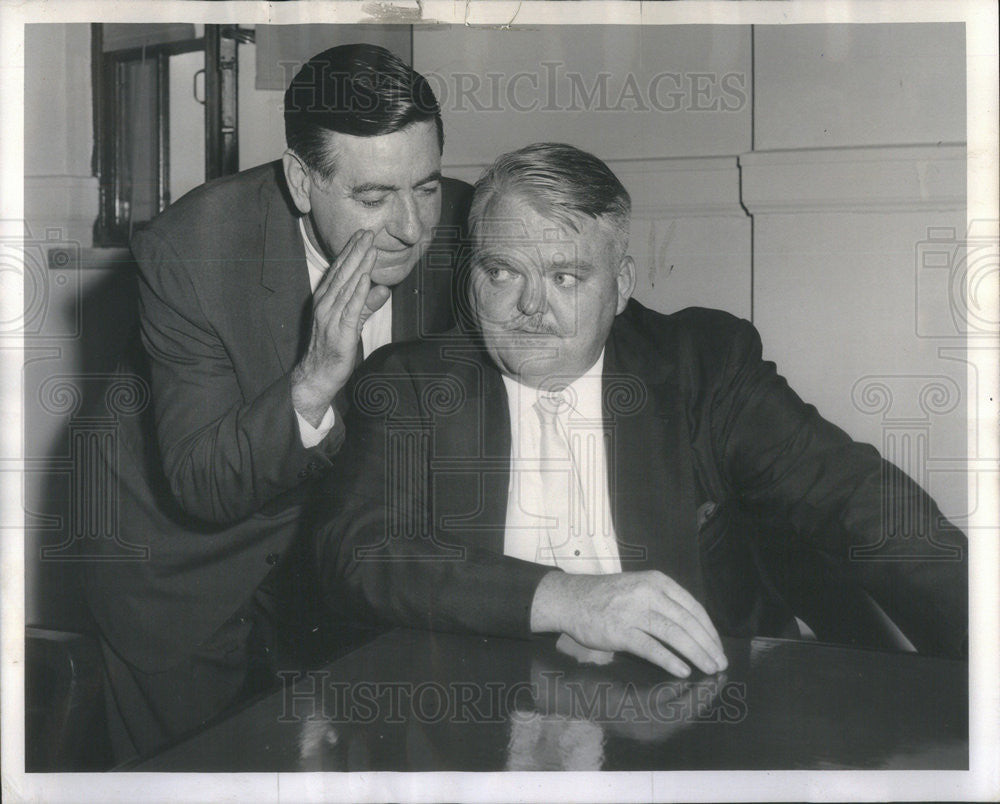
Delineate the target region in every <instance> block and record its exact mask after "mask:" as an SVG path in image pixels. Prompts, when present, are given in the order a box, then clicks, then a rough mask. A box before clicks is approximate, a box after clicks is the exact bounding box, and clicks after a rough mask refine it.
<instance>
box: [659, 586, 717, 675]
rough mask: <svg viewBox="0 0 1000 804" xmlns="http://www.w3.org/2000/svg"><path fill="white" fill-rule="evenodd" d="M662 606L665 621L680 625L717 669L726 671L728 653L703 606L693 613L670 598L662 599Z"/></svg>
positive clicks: (661, 611)
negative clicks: (709, 657)
mask: <svg viewBox="0 0 1000 804" xmlns="http://www.w3.org/2000/svg"><path fill="white" fill-rule="evenodd" d="M695 602H696V603H697V601H695ZM662 605H663V608H662V609H661V610H660V613H661V614H663V615H665V619H666V620H668V621H673V622H676V623H678V624H679V625H680V626H681V627H682V628H683V629H684V630H685V631H687V633H688V634H690V635H691V637H692V638H693V639H694V640H695V641H696V642H697V643H698V644H699V645H701V646H702V647H703V648H704V649H705V650H706V651H707V652H708V654H709V655H710V656H711V657H712V659H713V661H714V662H715V664H716V666H717V669H719V670H724V669H725V668H726V667H727V666H728V664H729V663H728V661H727V660H726V652H725V650H724V649H723V647H722V639H721V638H720V637H719V634H718V632H717V631H716V630H715V626H714V625H712V621H711V620H710V619H708V614H706V613H705V610H704V609H703V608H701V606H698V607H697V608H696V609H695V610H694V611H692V610H691V609H689V608H687V607H686V606H683V605H682V604H680V603H679V602H678V601H676V600H673V599H671V598H668V597H665V598H663V599H662ZM699 666H700V665H699ZM713 672H714V671H713Z"/></svg>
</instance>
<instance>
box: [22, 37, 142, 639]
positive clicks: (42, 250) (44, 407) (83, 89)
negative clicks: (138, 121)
mask: <svg viewBox="0 0 1000 804" xmlns="http://www.w3.org/2000/svg"><path fill="white" fill-rule="evenodd" d="M25 99H26V103H25V118H24V142H25V147H24V174H25V176H24V209H25V226H26V229H25V231H26V242H25V274H24V293H25V299H24V305H25V318H24V331H25V337H24V355H25V368H24V374H23V376H24V393H25V396H24V406H25V407H24V414H25V422H26V428H25V436H24V446H23V454H24V461H25V477H24V495H25V509H26V514H25V522H26V525H27V532H26V534H25V550H26V561H25V567H26V578H25V585H26V589H27V590H28V597H27V599H26V601H25V619H26V622H27V623H28V624H38V623H45V624H49V625H52V624H56V625H63V626H65V627H73V626H74V625H76V624H78V623H79V622H81V621H83V619H84V618H83V617H82V611H81V608H80V605H79V599H78V597H77V596H76V595H75V589H74V574H73V572H72V566H73V565H72V564H71V563H68V562H66V561H65V560H62V559H64V558H66V556H67V553H66V552H62V553H59V554H55V555H49V556H48V557H47V558H46V559H45V560H41V557H40V551H41V549H42V548H43V546H48V547H53V546H57V545H58V544H59V543H61V542H62V541H63V540H64V538H65V535H66V534H67V533H68V527H67V520H66V512H67V507H68V501H69V498H70V493H71V492H70V473H71V472H72V460H71V454H70V453H71V447H70V442H69V436H68V431H67V424H68V421H69V419H70V417H71V413H70V409H71V407H72V405H71V403H72V399H73V398H72V396H71V395H66V394H63V393H62V392H60V391H59V388H60V386H61V384H62V379H61V378H66V379H67V380H68V382H69V383H71V384H74V385H76V384H77V380H78V379H79V378H80V377H81V376H82V375H84V374H91V375H100V374H101V373H103V372H107V371H108V370H109V368H110V363H111V360H112V355H113V353H114V349H115V348H116V347H115V342H116V341H117V340H118V339H120V337H121V336H122V334H123V333H122V331H121V329H120V327H121V326H122V325H123V322H125V321H126V320H127V318H128V316H127V314H123V310H127V309H128V308H127V307H124V306H123V305H125V304H126V303H127V299H126V297H125V296H124V295H123V293H122V287H123V285H122V280H121V277H122V271H121V270H120V265H119V264H117V263H116V262H115V261H116V260H119V259H121V254H120V253H116V252H113V251H109V252H107V253H104V254H100V253H96V252H94V251H93V250H91V249H90V247H91V245H92V242H93V239H92V234H91V231H92V226H93V223H94V220H95V219H96V217H97V205H98V182H97V179H96V178H94V177H93V176H92V175H91V164H90V157H91V146H92V143H93V135H92V131H91V126H92V118H91V86H90V26H89V25H85V24H78V25H28V26H26V27H25ZM52 248H56V249H58V250H59V252H60V253H64V254H68V255H70V257H71V258H70V259H69V260H67V261H66V263H65V264H60V265H59V266H57V267H50V266H49V263H48V254H49V251H50V249H52ZM95 257H96V259H95ZM111 263H115V264H111ZM85 264H86V266H87V267H86V268H85V267H84V265H85ZM50 392H53V393H50ZM67 403H70V405H71V407H70V408H66V407H65V404H67ZM39 588H44V589H45V590H46V593H45V595H39V594H37V592H35V591H34V590H38V589H39Z"/></svg>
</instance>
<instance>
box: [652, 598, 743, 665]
mask: <svg viewBox="0 0 1000 804" xmlns="http://www.w3.org/2000/svg"><path fill="white" fill-rule="evenodd" d="M647 630H648V632H649V634H650V635H651V636H653V637H655V638H656V639H658V640H659V641H660V642H662V643H663V644H665V645H667V646H669V647H670V648H673V649H674V650H676V651H678V652H679V653H681V654H683V655H684V656H686V657H687V658H688V659H689V660H691V661H692V662H693V663H694V664H695V665H696V666H697V667H698V669H699V670H701V671H702V672H704V673H715V672H717V671H719V670H720V669H722V665H721V663H720V662H719V661H718V658H723V659H724V658H725V657H724V656H721V655H720V654H721V651H720V650H719V649H718V648H717V647H716V646H715V645H714V644H713V642H712V640H711V639H710V638H709V637H708V634H706V633H705V631H704V630H703V629H701V628H700V626H698V624H697V622H696V621H695V620H694V619H689V620H688V621H687V622H686V623H685V624H683V625H682V624H681V623H680V622H678V621H677V620H675V619H672V618H670V617H666V616H664V615H663V614H661V613H660V612H658V611H656V610H655V609H654V610H651V611H650V618H649V627H648V628H647ZM717 656H718V658H717Z"/></svg>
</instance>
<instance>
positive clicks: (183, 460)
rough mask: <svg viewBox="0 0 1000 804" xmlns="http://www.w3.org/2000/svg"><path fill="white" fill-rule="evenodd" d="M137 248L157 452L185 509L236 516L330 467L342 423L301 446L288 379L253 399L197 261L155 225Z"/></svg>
mask: <svg viewBox="0 0 1000 804" xmlns="http://www.w3.org/2000/svg"><path fill="white" fill-rule="evenodd" d="M132 248H133V252H134V254H135V256H136V259H137V261H138V263H139V270H140V282H139V306H140V323H141V335H142V341H143V346H144V347H145V349H146V352H147V354H148V356H149V364H150V374H151V377H150V379H151V381H152V388H153V408H154V415H155V421H156V433H157V439H158V443H159V447H160V455H161V459H162V463H163V469H164V473H165V475H166V478H167V480H168V482H169V484H170V489H171V491H172V493H173V495H174V496H175V498H176V499H177V501H178V502H179V504H180V505H181V507H182V508H183V509H184V510H185V511H186V512H187V513H188V514H190V515H192V516H194V517H196V518H198V519H202V520H205V521H209V522H215V523H230V522H235V521H238V520H240V519H243V518H245V517H246V516H248V515H250V514H252V513H254V512H256V511H258V510H260V509H262V508H263V507H265V506H266V505H267V504H268V503H269V502H271V501H272V500H274V499H275V498H276V497H278V496H280V495H281V494H283V493H285V492H288V491H289V490H291V489H293V488H295V487H297V486H300V485H301V484H303V482H304V480H305V479H306V478H307V477H308V476H309V475H310V474H311V472H310V471H309V470H307V469H306V467H309V466H311V467H312V469H313V471H318V470H319V469H321V468H323V467H325V466H328V465H329V461H328V459H326V458H325V457H324V455H323V450H324V449H326V450H329V449H333V448H335V446H336V445H337V444H339V440H340V439H342V437H343V426H342V425H341V424H339V422H338V424H337V425H335V427H334V431H333V432H332V433H331V434H329V435H328V436H327V438H326V439H325V440H324V441H323V442H322V444H321V446H319V447H314V448H312V449H309V450H307V449H306V448H305V447H303V446H302V441H301V438H300V436H299V431H298V425H297V422H296V419H295V411H294V408H293V407H292V402H291V385H290V381H289V378H288V376H287V375H285V376H282V377H279V378H278V379H276V380H275V382H273V383H272V384H271V385H270V386H268V387H267V388H265V389H264V390H263V391H262V392H261V393H260V394H258V395H257V396H256V398H253V399H246V398H245V396H244V393H243V390H242V389H241V388H240V385H239V383H238V381H237V377H236V373H235V370H234V367H233V364H232V362H231V359H230V355H229V353H228V351H227V347H226V345H225V344H224V343H223V342H222V339H221V338H220V337H219V336H218V334H217V333H216V332H215V330H214V329H213V326H212V322H211V320H210V317H209V316H208V315H206V314H205V312H204V310H203V306H202V304H201V300H200V299H199V292H198V290H197V288H196V286H195V283H194V281H193V279H192V276H193V274H192V271H193V268H192V266H190V265H189V264H188V262H187V261H186V260H185V259H184V258H182V257H180V256H179V255H178V254H177V252H176V250H175V249H174V248H173V247H172V246H171V244H170V243H169V242H167V241H166V240H165V239H164V238H162V237H161V236H160V235H159V234H157V233H156V232H155V231H150V230H144V231H142V232H139V233H138V234H137V235H136V236H135V238H133V243H132ZM215 303H224V300H215ZM338 419H339V417H338Z"/></svg>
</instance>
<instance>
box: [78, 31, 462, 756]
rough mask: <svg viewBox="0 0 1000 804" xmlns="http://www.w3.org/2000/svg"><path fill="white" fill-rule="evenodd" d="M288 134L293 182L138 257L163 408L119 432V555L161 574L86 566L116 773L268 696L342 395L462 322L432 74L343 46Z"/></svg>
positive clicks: (318, 62)
mask: <svg viewBox="0 0 1000 804" xmlns="http://www.w3.org/2000/svg"><path fill="white" fill-rule="evenodd" d="M284 114H285V134H286V140H287V144H288V150H287V151H286V152H285V154H284V156H283V158H282V160H281V161H280V162H274V163H271V164H266V165H262V166H260V167H257V168H253V169H251V170H247V171H245V172H243V173H240V174H239V175H236V176H231V177H226V178H223V179H220V180H217V181H214V182H210V183H208V184H206V185H205V186H203V187H200V188H197V189H196V190H194V191H192V192H191V193H189V194H188V195H186V196H185V197H184V198H182V199H180V200H179V201H177V202H176V203H175V204H174V205H172V206H171V207H170V208H169V209H168V210H166V211H165V212H164V213H163V214H162V215H160V216H159V217H158V218H157V219H156V220H154V221H153V222H152V223H151V224H150V225H149V227H148V228H146V229H145V230H144V231H141V232H139V233H138V234H137V235H136V236H135V238H134V240H133V244H132V246H133V250H134V253H135V256H136V260H137V263H138V267H139V294H140V329H141V345H137V346H136V348H135V349H133V350H132V354H131V355H130V357H129V359H128V361H126V363H125V365H124V366H123V370H126V371H131V372H135V373H139V374H140V375H141V376H148V379H149V382H150V386H151V392H152V394H151V395H152V402H151V407H150V409H148V410H146V411H144V412H143V413H141V414H140V415H137V416H135V417H124V418H123V419H122V420H121V423H120V431H119V439H118V444H117V466H116V475H117V483H118V497H119V503H118V511H117V530H116V533H115V539H114V540H111V539H108V540H105V543H106V546H107V558H108V559H114V558H115V557H116V555H115V551H116V549H117V545H116V542H119V541H124V542H128V543H131V544H134V545H141V546H144V547H146V548H147V549H148V559H147V560H144V561H114V560H108V561H102V562H90V563H88V565H87V566H86V568H85V590H86V594H87V599H88V602H89V605H90V608H91V610H92V612H93V614H94V617H95V619H96V621H97V624H98V626H99V628H100V631H101V636H102V648H103V650H104V655H105V660H106V665H107V669H108V678H109V681H110V696H109V707H108V709H109V715H110V719H111V732H112V738H113V742H114V748H115V753H116V755H117V756H118V757H119V758H125V757H127V756H129V755H130V754H136V753H138V754H141V755H144V754H148V753H150V752H151V751H154V750H155V749H157V748H158V747H159V746H161V745H163V744H164V743H165V742H166V741H168V740H170V739H172V738H175V737H177V736H178V735H180V734H182V733H184V732H186V731H188V730H190V729H193V728H195V727H197V726H198V725H200V724H201V723H203V722H205V720H206V719H208V718H210V717H212V716H213V715H215V714H217V713H218V712H219V711H220V710H222V709H224V708H225V707H226V706H227V705H229V704H231V703H232V702H234V701H236V700H238V699H239V698H240V697H241V696H243V695H245V694H247V693H249V692H252V691H253V690H254V689H257V688H259V687H260V686H261V685H262V684H264V683H267V681H268V679H269V669H270V668H269V658H268V653H269V651H270V648H271V645H270V642H271V640H270V637H269V633H270V629H271V620H272V619H273V610H272V602H273V600H272V597H273V596H272V595H270V594H269V593H268V588H269V586H270V583H271V582H270V581H269V580H268V578H269V576H271V577H272V578H273V575H274V570H275V567H276V566H277V565H278V564H279V563H281V562H282V558H283V555H284V554H286V552H287V550H288V549H289V546H290V544H291V541H292V537H293V535H294V533H295V530H296V524H297V522H298V518H299V511H300V502H301V500H302V499H303V498H304V496H305V495H306V493H307V491H308V489H309V488H310V486H311V485H312V484H313V481H314V480H315V479H316V478H318V477H320V476H322V475H323V474H324V473H325V472H326V471H327V469H328V468H329V466H330V458H331V456H332V455H333V454H334V453H335V452H336V451H337V449H338V448H339V445H340V442H341V440H342V438H343V433H344V426H343V421H342V419H343V413H344V408H343V405H342V400H340V399H339V397H338V392H339V391H340V390H341V388H342V387H343V386H344V384H345V383H346V381H347V379H348V378H349V377H350V375H351V373H352V371H353V370H354V367H355V365H356V364H357V363H358V362H360V360H361V358H362V356H363V355H367V354H369V353H370V352H372V351H374V350H375V349H377V348H378V347H379V346H381V345H383V344H385V343H388V342H390V341H398V340H406V339H412V338H417V337H421V336H424V335H426V334H429V333H434V332H440V331H443V330H446V329H448V328H449V327H450V326H451V325H452V323H453V318H454V311H453V308H452V304H451V288H452V272H451V264H452V262H453V259H452V258H453V255H454V252H455V249H456V246H457V234H456V232H457V230H458V227H459V226H460V224H461V223H462V222H463V221H464V218H465V210H466V206H467V203H468V198H469V189H470V188H468V186H467V185H464V184H462V183H461V182H456V181H452V180H449V179H445V178H442V177H441V173H440V169H441V150H442V146H443V132H442V127H441V115H440V110H439V108H438V104H437V100H436V98H435V97H434V93H433V92H432V90H431V89H430V87H429V85H428V84H427V81H426V80H425V79H424V78H423V76H421V75H420V74H418V73H416V72H415V71H413V70H412V69H411V68H410V67H409V66H408V65H406V64H405V63H404V62H402V61H401V60H400V59H399V58H397V57H396V56H395V55H393V54H392V53H390V52H389V51H387V50H385V49H383V48H379V47H375V46H372V45H363V44H359V45H348V46H343V47H337V48H332V49H330V50H327V51H325V52H323V53H320V54H319V55H317V56H315V57H313V58H312V59H311V60H310V61H309V62H308V63H306V64H305V65H304V66H303V67H302V69H301V70H300V71H299V73H298V74H297V75H296V77H295V78H294V79H293V80H292V82H291V84H290V86H289V88H288V91H287V92H286V94H285V112H284ZM439 224H440V227H439V228H438V229H435V227H438V226H439ZM428 251H431V252H433V254H434V259H433V260H431V259H426V258H425V255H426V254H427V253H428ZM335 400H336V401H335Z"/></svg>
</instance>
